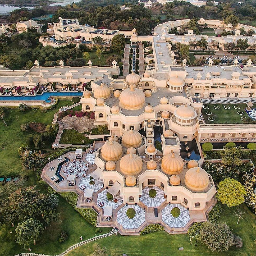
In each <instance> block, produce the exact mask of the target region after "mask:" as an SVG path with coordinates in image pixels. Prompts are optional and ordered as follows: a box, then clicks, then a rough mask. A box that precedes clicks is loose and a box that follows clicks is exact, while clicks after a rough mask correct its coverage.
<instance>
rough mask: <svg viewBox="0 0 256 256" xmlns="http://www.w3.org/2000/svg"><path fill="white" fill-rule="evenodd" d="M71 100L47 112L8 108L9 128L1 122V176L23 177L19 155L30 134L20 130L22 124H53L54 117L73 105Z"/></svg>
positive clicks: (36, 109) (59, 103) (40, 109)
mask: <svg viewBox="0 0 256 256" xmlns="http://www.w3.org/2000/svg"><path fill="white" fill-rule="evenodd" d="M72 103H73V102H72V101H71V100H70V99H62V100H59V101H58V103H57V105H56V107H55V108H54V109H51V110H47V111H45V110H44V109H42V108H33V109H31V110H29V111H27V112H20V111H19V109H18V108H8V109H7V113H6V116H5V118H4V119H5V121H6V123H7V126H5V124H4V123H3V121H1V120H0V134H1V136H0V159H1V161H0V176H8V175H13V176H15V175H21V174H22V165H21V160H20V158H19V155H18V149H19V147H20V146H21V145H22V144H24V143H26V141H27V140H28V136H29V133H24V132H22V131H21V130H20V126H21V124H24V123H28V122H41V123H44V124H51V122H52V119H53V115H54V113H55V112H57V110H58V109H59V108H60V107H62V106H66V105H72Z"/></svg>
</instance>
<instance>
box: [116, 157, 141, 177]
mask: <svg viewBox="0 0 256 256" xmlns="http://www.w3.org/2000/svg"><path fill="white" fill-rule="evenodd" d="M120 171H121V172H122V173H123V174H124V175H137V174H139V173H140V172H141V171H142V159H141V158H140V157H139V156H137V155H135V154H128V155H125V156H123V157H122V158H121V160H120Z"/></svg>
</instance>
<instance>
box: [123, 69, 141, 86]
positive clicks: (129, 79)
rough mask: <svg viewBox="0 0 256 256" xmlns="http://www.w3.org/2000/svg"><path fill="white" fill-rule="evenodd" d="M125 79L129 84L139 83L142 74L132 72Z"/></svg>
mask: <svg viewBox="0 0 256 256" xmlns="http://www.w3.org/2000/svg"><path fill="white" fill-rule="evenodd" d="M125 80H126V83H127V84H129V85H131V84H134V85H137V84H138V83H139V82H140V76H139V75H137V74H135V73H134V72H132V73H131V74H129V75H128V76H126V79H125Z"/></svg>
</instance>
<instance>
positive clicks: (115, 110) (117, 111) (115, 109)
mask: <svg viewBox="0 0 256 256" xmlns="http://www.w3.org/2000/svg"><path fill="white" fill-rule="evenodd" d="M111 112H112V114H118V113H119V107H118V106H113V107H112V108H111Z"/></svg>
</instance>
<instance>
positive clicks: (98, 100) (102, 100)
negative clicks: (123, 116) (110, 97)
mask: <svg viewBox="0 0 256 256" xmlns="http://www.w3.org/2000/svg"><path fill="white" fill-rule="evenodd" d="M104 104H105V103H104V99H102V98H98V99H97V106H104Z"/></svg>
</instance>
